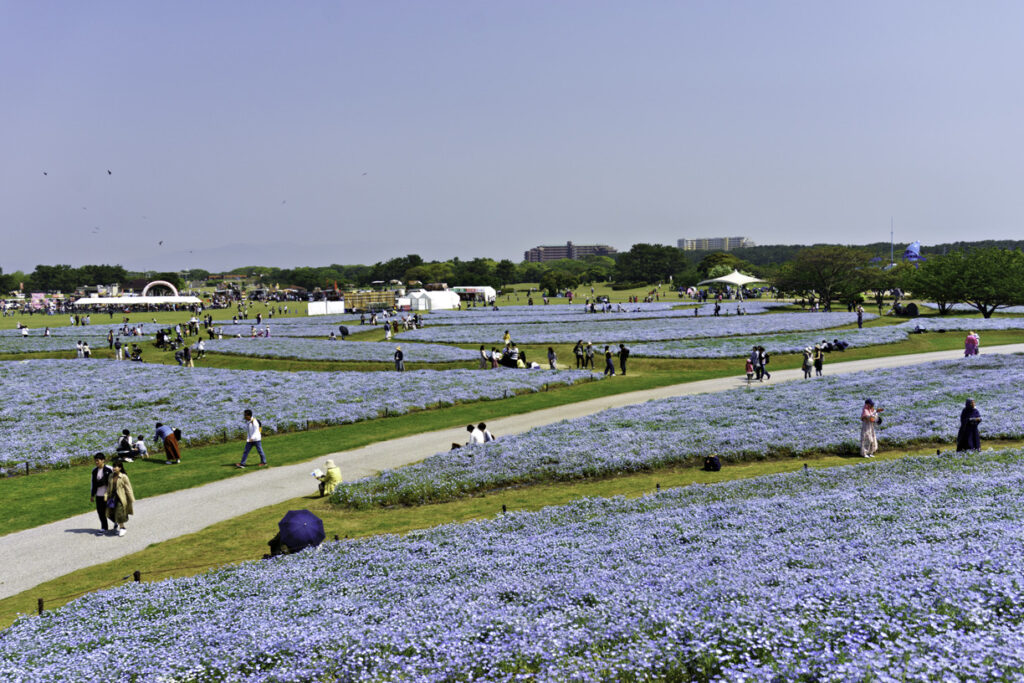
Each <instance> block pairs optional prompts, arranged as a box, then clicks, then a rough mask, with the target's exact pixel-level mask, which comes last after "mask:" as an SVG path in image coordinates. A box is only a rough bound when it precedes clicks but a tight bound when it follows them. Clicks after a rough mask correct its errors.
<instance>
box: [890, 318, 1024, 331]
mask: <svg viewBox="0 0 1024 683" xmlns="http://www.w3.org/2000/svg"><path fill="white" fill-rule="evenodd" d="M903 325H904V326H908V327H909V328H910V329H914V327H915V326H920V327H921V328H923V329H925V330H929V331H934V330H960V331H966V330H1020V329H1024V318H945V317H942V318H915V319H913V320H911V321H909V322H906V323H903Z"/></svg>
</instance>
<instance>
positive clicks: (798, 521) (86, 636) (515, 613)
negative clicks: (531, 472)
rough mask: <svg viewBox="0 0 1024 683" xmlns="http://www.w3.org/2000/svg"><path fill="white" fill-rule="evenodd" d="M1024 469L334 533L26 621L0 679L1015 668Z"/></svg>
mask: <svg viewBox="0 0 1024 683" xmlns="http://www.w3.org/2000/svg"><path fill="white" fill-rule="evenodd" d="M1022 490H1024V452H1022V451H1020V450H1016V451H1000V452H994V453H984V454H977V455H972V456H969V457H966V458H962V457H956V456H943V457H932V458H907V459H904V460H900V461H894V462H888V463H875V464H872V465H870V466H868V465H864V466H859V467H842V468H831V469H828V470H811V471H808V472H801V473H793V474H786V475H777V476H772V477H764V478H760V479H754V480H747V481H736V482H730V483H725V484H720V485H715V486H689V487H685V488H679V489H673V490H665V491H661V492H660V493H657V494H651V495H648V496H644V497H642V498H639V499H632V500H627V499H624V498H613V499H589V500H582V501H578V502H576V503H573V504H569V505H564V506H558V507H550V508H545V509H544V510H542V511H540V512H536V513H512V514H508V515H504V516H501V517H498V518H497V519H493V520H489V521H480V522H475V523H469V524H462V525H446V526H441V527H436V528H433V529H429V530H424V531H417V532H413V533H410V534H407V535H405V536H392V535H388V536H375V537H371V538H367V539H361V540H357V541H343V542H339V543H327V544H325V545H324V546H322V547H321V548H320V549H319V551H313V550H308V551H304V552H302V553H299V554H297V555H293V556H286V557H283V558H280V559H277V560H273V561H267V562H249V563H244V564H241V565H234V566H230V567H225V568H223V569H218V570H216V571H212V572H209V573H207V574H204V575H200V576H196V577H192V578H187V579H173V580H166V581H161V582H158V583H141V584H133V583H129V584H127V585H125V586H122V587H119V588H114V589H110V590H106V591H102V592H98V593H93V594H89V595H86V596H85V597H83V598H80V599H78V600H76V601H75V602H72V603H70V604H68V605H67V606H65V607H63V608H61V609H59V610H56V611H53V612H47V613H45V614H44V615H43V616H40V617H34V616H33V617H25V618H22V619H20V620H19V621H18V622H16V623H15V624H14V625H13V626H12V627H11V628H9V629H8V630H7V631H5V632H4V634H3V637H2V638H0V678H2V679H3V680H18V681H40V682H42V681H46V682H50V681H55V682H59V681H81V680H91V679H93V678H95V676H96V674H97V672H98V671H102V672H104V676H105V677H106V678H107V679H109V680H111V681H128V680H154V681H155V680H164V681H170V680H175V681H186V680H187V681H209V680H231V681H314V680H316V681H319V680H344V681H384V680H387V681H414V680H415V681H438V682H440V681H464V680H474V681H475V680H487V681H515V680H543V681H554V680H559V681H609V680H628V681H638V680H699V681H716V682H724V681H867V680H882V681H900V680H914V681H925V680H935V681H939V680H958V681H959V680H962V681H1006V682H1009V681H1019V680H1020V679H1021V678H1022V677H1024V641H1022V636H1021V631H1020V623H1021V622H1022V621H1024V588H1022V586H1024V575H1022V570H1021V567H1022V566H1024V546H1022V545H1021V543H1020V528H1021V527H1022V526H1024V496H1022V493H1021V491H1022ZM269 533H270V532H269V531H268V534H269Z"/></svg>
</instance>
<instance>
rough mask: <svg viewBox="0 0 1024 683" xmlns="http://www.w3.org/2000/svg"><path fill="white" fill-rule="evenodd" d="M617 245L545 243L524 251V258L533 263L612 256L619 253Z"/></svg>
mask: <svg viewBox="0 0 1024 683" xmlns="http://www.w3.org/2000/svg"><path fill="white" fill-rule="evenodd" d="M617 253H618V250H617V249H616V248H615V247H609V246H608V245H607V244H573V243H572V242H566V243H565V245H543V246H540V247H534V248H533V249H528V250H527V251H524V252H523V260H524V261H531V262H533V263H540V262H541V261H557V260H559V259H563V258H571V259H577V260H578V259H581V258H583V257H585V256H590V255H595V256H611V255H612V254H617Z"/></svg>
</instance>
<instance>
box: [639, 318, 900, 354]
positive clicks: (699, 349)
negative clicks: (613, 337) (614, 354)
mask: <svg viewBox="0 0 1024 683" xmlns="http://www.w3.org/2000/svg"><path fill="white" fill-rule="evenodd" d="M909 334H910V330H909V329H908V328H906V327H904V326H903V325H902V324H901V325H889V326H886V327H865V328H864V329H860V330H858V329H848V330H830V331H829V333H828V334H827V335H826V333H825V332H818V333H817V334H815V333H812V332H795V333H790V334H772V335H765V336H745V337H712V338H708V339H680V340H669V341H663V342H655V343H647V344H636V345H634V346H632V347H631V348H630V351H631V352H632V354H633V355H634V356H646V357H650V358H742V357H744V356H747V355H748V354H749V353H750V348H751V347H752V346H754V345H759V346H763V347H764V348H765V350H766V351H768V352H769V353H799V352H800V351H802V350H803V349H804V348H806V347H808V346H814V345H815V344H817V343H819V342H821V341H822V339H823V338H825V337H826V336H827V339H828V341H831V340H833V339H839V340H841V341H845V342H847V343H848V344H849V345H850V347H851V348H859V347H862V346H874V345H876V344H895V343H896V342H901V341H903V340H905V339H906V338H907V335H909Z"/></svg>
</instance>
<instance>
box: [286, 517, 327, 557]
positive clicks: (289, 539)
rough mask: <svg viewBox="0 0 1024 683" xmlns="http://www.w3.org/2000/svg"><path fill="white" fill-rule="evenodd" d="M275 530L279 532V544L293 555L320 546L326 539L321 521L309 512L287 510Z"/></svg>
mask: <svg viewBox="0 0 1024 683" xmlns="http://www.w3.org/2000/svg"><path fill="white" fill-rule="evenodd" d="M277 528H278V529H280V530H281V542H282V543H284V544H285V545H286V546H288V550H290V551H292V552H293V553H294V552H297V551H299V550H302V549H303V548H308V547H309V546H311V545H312V546H317V545H320V543H321V542H323V540H324V538H325V537H326V534H325V533H324V523H323V520H321V519H320V518H319V517H317V516H316V515H314V514H313V513H312V512H310V511H309V510H289V511H288V513H287V514H285V516H284V517H283V518H282V519H281V521H280V522H278V523H277Z"/></svg>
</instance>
